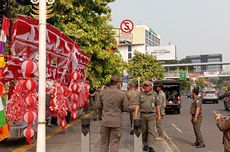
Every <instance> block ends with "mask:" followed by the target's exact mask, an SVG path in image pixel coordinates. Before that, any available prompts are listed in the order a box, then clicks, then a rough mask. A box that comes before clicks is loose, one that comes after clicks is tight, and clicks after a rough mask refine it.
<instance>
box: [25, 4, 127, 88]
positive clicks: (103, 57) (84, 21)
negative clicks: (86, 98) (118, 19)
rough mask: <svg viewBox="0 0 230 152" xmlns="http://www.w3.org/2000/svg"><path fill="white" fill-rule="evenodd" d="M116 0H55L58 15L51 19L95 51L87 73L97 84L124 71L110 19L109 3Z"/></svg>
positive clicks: (89, 49) (93, 84) (82, 46)
mask: <svg viewBox="0 0 230 152" xmlns="http://www.w3.org/2000/svg"><path fill="white" fill-rule="evenodd" d="M113 1H114V0H55V3H54V6H53V8H54V16H53V17H52V18H50V19H48V22H49V23H50V24H52V25H54V26H56V27H57V28H58V29H60V30H61V31H63V33H65V34H66V35H68V36H69V37H70V38H72V39H73V40H74V41H76V42H77V43H78V44H79V46H80V47H81V49H82V50H84V51H85V52H86V53H88V54H90V55H91V61H90V65H89V67H88V72H87V76H88V79H89V80H90V82H91V86H93V88H96V87H98V86H100V85H102V84H106V83H107V82H108V81H109V79H110V77H111V76H112V75H113V74H115V73H116V74H121V71H122V65H123V60H122V58H121V57H120V56H119V55H117V54H116V53H114V52H116V46H115V44H116V41H115V39H114V38H113V35H114V33H113V31H112V26H111V25H109V23H108V21H110V19H111V9H110V7H109V6H108V4H109V3H111V2H113ZM20 7H22V6H20ZM22 8H23V9H21V13H23V12H24V13H28V9H26V8H25V7H22ZM27 8H28V7H27ZM111 50H113V51H111Z"/></svg>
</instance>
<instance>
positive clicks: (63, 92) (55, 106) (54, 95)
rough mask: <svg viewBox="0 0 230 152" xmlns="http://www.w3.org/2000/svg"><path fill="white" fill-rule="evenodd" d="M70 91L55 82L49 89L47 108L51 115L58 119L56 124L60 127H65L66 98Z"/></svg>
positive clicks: (67, 107)
mask: <svg viewBox="0 0 230 152" xmlns="http://www.w3.org/2000/svg"><path fill="white" fill-rule="evenodd" d="M69 95H70V93H69V90H68V88H67V87H65V86H62V85H61V84H60V83H58V82H55V83H54V85H53V88H52V89H51V95H50V104H49V110H50V113H51V115H52V116H54V117H56V118H57V119H58V125H59V126H60V127H61V128H63V129H64V128H65V127H66V124H67V122H66V119H65V117H66V116H67V113H68V111H69V106H68V100H67V98H68V97H69Z"/></svg>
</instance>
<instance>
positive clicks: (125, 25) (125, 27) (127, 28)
mask: <svg viewBox="0 0 230 152" xmlns="http://www.w3.org/2000/svg"><path fill="white" fill-rule="evenodd" d="M133 28H134V24H133V22H132V21H131V20H124V21H122V22H121V24H120V29H121V31H122V32H124V33H131V32H132V30H133Z"/></svg>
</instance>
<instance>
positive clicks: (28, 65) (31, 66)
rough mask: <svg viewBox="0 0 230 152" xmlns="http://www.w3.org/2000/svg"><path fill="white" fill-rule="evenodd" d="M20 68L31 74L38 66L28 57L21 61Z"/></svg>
mask: <svg viewBox="0 0 230 152" xmlns="http://www.w3.org/2000/svg"><path fill="white" fill-rule="evenodd" d="M21 69H22V71H23V72H25V73H26V74H32V73H35V72H36V71H37V69H38V67H37V64H36V63H35V62H33V60H31V59H29V60H27V61H24V62H23V63H22V66H21Z"/></svg>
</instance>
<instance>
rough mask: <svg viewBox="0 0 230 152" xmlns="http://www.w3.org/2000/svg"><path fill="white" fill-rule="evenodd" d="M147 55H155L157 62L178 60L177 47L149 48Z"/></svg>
mask: <svg viewBox="0 0 230 152" xmlns="http://www.w3.org/2000/svg"><path fill="white" fill-rule="evenodd" d="M147 53H148V54H151V55H155V56H156V57H157V60H176V46H175V45H169V46H149V47H147Z"/></svg>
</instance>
